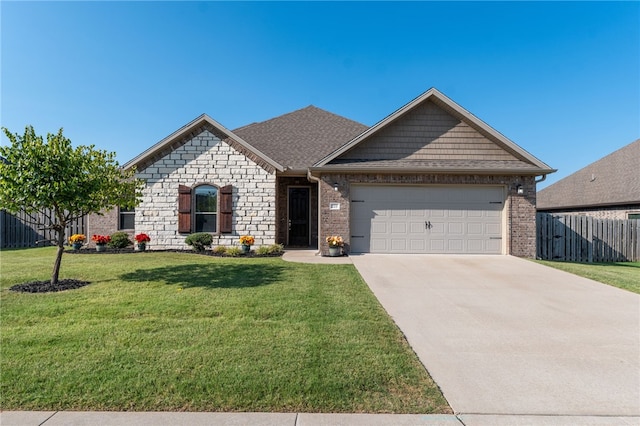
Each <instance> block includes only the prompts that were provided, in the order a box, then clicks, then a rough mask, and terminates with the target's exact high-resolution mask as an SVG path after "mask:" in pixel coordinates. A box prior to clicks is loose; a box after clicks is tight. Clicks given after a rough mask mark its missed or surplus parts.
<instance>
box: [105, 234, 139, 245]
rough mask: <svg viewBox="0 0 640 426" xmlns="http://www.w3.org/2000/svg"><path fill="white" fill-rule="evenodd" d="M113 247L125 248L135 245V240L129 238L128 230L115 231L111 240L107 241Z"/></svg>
mask: <svg viewBox="0 0 640 426" xmlns="http://www.w3.org/2000/svg"><path fill="white" fill-rule="evenodd" d="M107 245H108V246H109V247H111V248H115V249H123V248H127V247H129V246H132V245H133V241H131V240H130V239H129V234H127V233H126V232H115V233H114V234H112V235H111V241H109V242H108V243H107Z"/></svg>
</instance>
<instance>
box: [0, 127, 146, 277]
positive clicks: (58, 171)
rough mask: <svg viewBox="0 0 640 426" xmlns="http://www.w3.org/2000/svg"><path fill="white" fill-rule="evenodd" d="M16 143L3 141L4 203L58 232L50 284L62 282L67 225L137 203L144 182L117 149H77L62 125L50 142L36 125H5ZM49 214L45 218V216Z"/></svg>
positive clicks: (0, 177)
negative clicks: (13, 128) (12, 128)
mask: <svg viewBox="0 0 640 426" xmlns="http://www.w3.org/2000/svg"><path fill="white" fill-rule="evenodd" d="M2 130H3V131H4V133H5V135H6V136H7V138H9V141H10V142H11V145H10V146H0V155H1V156H2V157H4V161H0V208H3V209H5V210H7V211H9V212H11V213H16V212H19V211H21V210H24V211H25V212H26V213H27V214H28V215H29V217H30V218H31V222H32V224H36V225H44V227H45V228H49V229H52V230H53V231H54V235H56V240H55V242H56V245H57V246H58V251H57V254H56V260H55V263H54V266H53V273H52V274H51V285H56V284H57V283H58V276H59V273H60V263H61V261H62V253H63V251H64V244H65V235H64V234H65V228H66V227H67V225H68V224H69V223H70V222H71V221H73V220H75V219H77V218H80V217H82V216H85V215H88V214H91V213H97V214H100V213H101V212H102V211H106V210H109V209H112V208H114V207H115V206H122V207H128V208H132V207H135V205H136V204H137V203H138V199H139V197H140V196H141V190H142V182H141V181H139V180H137V179H135V178H134V177H133V175H134V173H135V171H134V170H123V169H121V168H120V167H119V164H118V162H117V161H116V160H115V153H113V152H107V151H101V150H96V149H94V146H93V145H91V146H79V147H77V148H73V147H72V146H71V141H70V140H69V139H67V138H66V137H64V135H63V134H62V129H60V131H59V132H58V133H57V134H55V135H54V134H51V133H49V134H47V140H46V142H45V141H44V140H43V138H42V136H38V135H36V133H35V130H34V129H33V127H32V126H27V127H26V128H25V131H24V135H20V134H18V133H16V134H12V133H10V132H9V130H7V129H6V128H4V127H3V128H2ZM42 218H44V223H40V220H41V219H42Z"/></svg>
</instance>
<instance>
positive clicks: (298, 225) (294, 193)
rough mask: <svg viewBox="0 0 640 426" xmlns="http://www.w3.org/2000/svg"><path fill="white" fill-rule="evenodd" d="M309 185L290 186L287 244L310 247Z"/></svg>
mask: <svg viewBox="0 0 640 426" xmlns="http://www.w3.org/2000/svg"><path fill="white" fill-rule="evenodd" d="M309 189H310V188H309V187H289V212H288V215H289V217H288V227H289V233H288V236H287V245H288V246H290V247H309V243H310V242H309V237H310V232H309V231H310V229H309V224H310V216H309V213H310V209H309Z"/></svg>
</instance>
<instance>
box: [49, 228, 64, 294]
mask: <svg viewBox="0 0 640 426" xmlns="http://www.w3.org/2000/svg"><path fill="white" fill-rule="evenodd" d="M55 231H56V233H57V234H58V238H57V242H58V251H57V252H56V261H55V262H54V264H53V272H52V273H51V285H56V284H58V276H59V275H60V264H61V263H62V253H63V252H64V227H62V228H60V227H56V228H55Z"/></svg>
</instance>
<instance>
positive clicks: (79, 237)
mask: <svg viewBox="0 0 640 426" xmlns="http://www.w3.org/2000/svg"><path fill="white" fill-rule="evenodd" d="M86 239H87V237H85V235H84V234H73V235H72V236H70V237H69V242H70V243H71V244H77V243H84V241H85V240H86Z"/></svg>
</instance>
